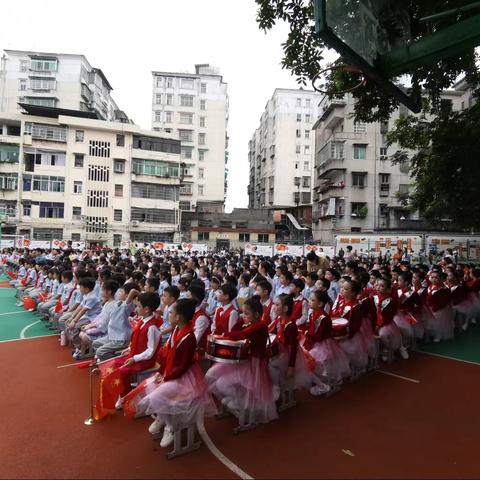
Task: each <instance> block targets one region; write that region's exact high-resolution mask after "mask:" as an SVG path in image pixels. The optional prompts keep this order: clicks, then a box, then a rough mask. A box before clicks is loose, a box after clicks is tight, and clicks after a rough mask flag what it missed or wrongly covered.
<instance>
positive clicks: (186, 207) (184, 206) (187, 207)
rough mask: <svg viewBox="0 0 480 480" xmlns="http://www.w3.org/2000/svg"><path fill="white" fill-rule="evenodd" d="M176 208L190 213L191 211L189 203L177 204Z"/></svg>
mask: <svg viewBox="0 0 480 480" xmlns="http://www.w3.org/2000/svg"><path fill="white" fill-rule="evenodd" d="M178 208H179V209H180V210H183V211H187V212H188V211H190V210H191V203H190V202H183V201H182V202H179V203H178Z"/></svg>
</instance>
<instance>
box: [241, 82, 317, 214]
mask: <svg viewBox="0 0 480 480" xmlns="http://www.w3.org/2000/svg"><path fill="white" fill-rule="evenodd" d="M321 98H322V96H321V95H319V94H317V93H316V92H314V91H309V90H302V89H299V90H294V89H293V90H290V89H283V88H277V89H275V91H274V92H273V95H272V98H271V99H270V100H269V101H268V102H267V104H266V106H265V111H264V112H263V114H262V116H261V118H260V126H259V127H258V128H257V129H256V130H255V133H254V134H253V137H252V139H251V140H250V142H249V145H248V147H249V152H248V160H249V165H250V177H249V178H250V179H249V185H248V199H249V200H248V204H249V207H250V208H270V207H280V208H281V207H293V206H298V205H308V204H311V203H312V198H311V197H312V195H311V192H312V172H313V159H314V155H313V151H314V145H315V139H314V135H313V132H312V126H313V124H314V123H315V121H316V119H317V116H318V103H319V101H320V100H321Z"/></svg>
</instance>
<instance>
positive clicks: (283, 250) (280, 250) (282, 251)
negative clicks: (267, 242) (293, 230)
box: [273, 243, 303, 257]
mask: <svg viewBox="0 0 480 480" xmlns="http://www.w3.org/2000/svg"><path fill="white" fill-rule="evenodd" d="M273 254H274V255H282V256H283V255H290V256H292V257H301V256H303V245H288V244H286V243H276V244H275V245H274V247H273Z"/></svg>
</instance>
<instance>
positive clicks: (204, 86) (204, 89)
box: [200, 83, 207, 93]
mask: <svg viewBox="0 0 480 480" xmlns="http://www.w3.org/2000/svg"><path fill="white" fill-rule="evenodd" d="M200 93H207V84H206V83H201V84H200Z"/></svg>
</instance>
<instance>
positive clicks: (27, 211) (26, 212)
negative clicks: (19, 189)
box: [23, 203, 32, 217]
mask: <svg viewBox="0 0 480 480" xmlns="http://www.w3.org/2000/svg"><path fill="white" fill-rule="evenodd" d="M31 214H32V205H31V204H30V203H25V204H24V205H23V216H24V217H29V216H30V215H31Z"/></svg>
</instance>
